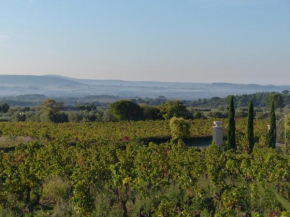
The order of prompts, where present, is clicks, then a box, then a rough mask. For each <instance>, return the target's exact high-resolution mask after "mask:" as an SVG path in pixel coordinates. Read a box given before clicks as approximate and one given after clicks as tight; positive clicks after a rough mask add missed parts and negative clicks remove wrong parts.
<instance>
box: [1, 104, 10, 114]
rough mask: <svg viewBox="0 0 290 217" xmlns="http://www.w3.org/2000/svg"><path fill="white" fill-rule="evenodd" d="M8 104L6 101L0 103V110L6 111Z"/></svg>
mask: <svg viewBox="0 0 290 217" xmlns="http://www.w3.org/2000/svg"><path fill="white" fill-rule="evenodd" d="M9 108H10V106H9V105H8V104H7V103H2V104H1V105H0V112H3V113H7V112H8V110H9Z"/></svg>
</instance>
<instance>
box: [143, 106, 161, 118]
mask: <svg viewBox="0 0 290 217" xmlns="http://www.w3.org/2000/svg"><path fill="white" fill-rule="evenodd" d="M143 111H144V119H145V120H158V119H162V117H161V116H160V110H159V108H157V107H155V106H144V107H143Z"/></svg>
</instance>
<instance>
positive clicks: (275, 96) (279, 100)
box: [268, 93, 284, 108]
mask: <svg viewBox="0 0 290 217" xmlns="http://www.w3.org/2000/svg"><path fill="white" fill-rule="evenodd" d="M272 102H274V106H275V108H283V107H284V99H283V96H282V94H280V93H272V94H271V95H270V96H269V98H268V107H270V108H271V106H272Z"/></svg>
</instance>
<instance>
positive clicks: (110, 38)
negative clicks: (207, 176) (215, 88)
mask: <svg viewBox="0 0 290 217" xmlns="http://www.w3.org/2000/svg"><path fill="white" fill-rule="evenodd" d="M0 74H25V75H45V74H57V75H63V76H69V77H74V78H89V79H121V80H129V81H177V82H204V83H211V82H230V83H256V84H276V85H282V84H284V85H290V1H289V0H0Z"/></svg>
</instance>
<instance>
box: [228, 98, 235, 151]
mask: <svg viewBox="0 0 290 217" xmlns="http://www.w3.org/2000/svg"><path fill="white" fill-rule="evenodd" d="M227 148H228V149H237V146H236V123H235V105H234V97H233V96H231V98H230V108H229V117H228V144H227Z"/></svg>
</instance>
